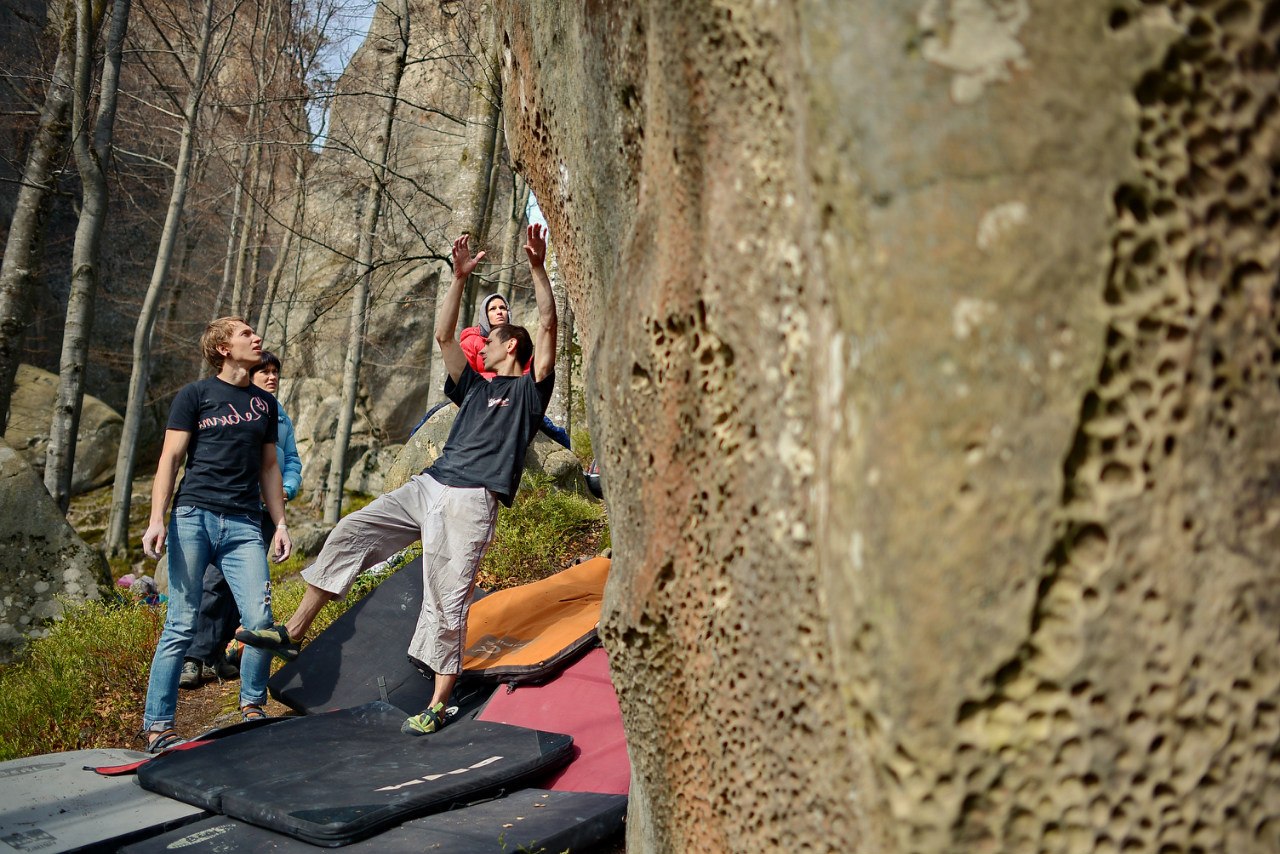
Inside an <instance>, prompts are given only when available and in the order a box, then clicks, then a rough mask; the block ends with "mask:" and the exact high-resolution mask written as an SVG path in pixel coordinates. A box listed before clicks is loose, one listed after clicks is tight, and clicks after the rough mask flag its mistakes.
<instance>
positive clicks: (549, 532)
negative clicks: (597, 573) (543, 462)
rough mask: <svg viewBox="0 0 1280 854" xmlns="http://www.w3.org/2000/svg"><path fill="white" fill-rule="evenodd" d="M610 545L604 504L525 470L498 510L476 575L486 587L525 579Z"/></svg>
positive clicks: (535, 578)
mask: <svg viewBox="0 0 1280 854" xmlns="http://www.w3.org/2000/svg"><path fill="white" fill-rule="evenodd" d="M609 545H610V540H609V526H608V521H607V520H606V518H605V510H604V505H603V504H600V503H599V502H596V501H591V500H588V499H586V498H582V497H580V496H577V495H573V494H572V493H568V492H563V491H561V490H559V489H556V488H555V487H553V486H552V485H551V483H550V481H549V480H547V479H546V478H539V477H532V476H529V475H526V476H525V478H524V483H523V484H522V486H521V488H520V492H519V493H518V494H517V495H516V500H515V502H514V503H513V504H512V506H511V507H503V508H501V509H499V511H498V528H497V531H496V532H495V534H494V538H493V543H492V544H490V546H489V551H488V552H487V553H486V554H485V557H484V562H483V563H481V564H480V571H481V579H480V580H481V583H482V584H483V585H484V586H486V587H510V586H512V585H515V584H524V583H526V582H528V581H535V580H537V579H539V578H545V577H546V576H548V575H550V574H552V573H554V572H557V571H559V570H560V569H562V568H563V567H564V566H565V565H566V564H567V563H569V561H571V560H573V558H575V557H577V556H578V555H583V554H586V555H592V554H596V553H597V552H600V551H602V550H604V549H606V548H609Z"/></svg>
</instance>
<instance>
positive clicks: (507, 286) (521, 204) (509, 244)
mask: <svg viewBox="0 0 1280 854" xmlns="http://www.w3.org/2000/svg"><path fill="white" fill-rule="evenodd" d="M514 179H515V180H513V181H512V182H511V209H510V210H509V211H507V222H506V228H505V229H504V230H503V233H502V270H501V272H500V273H499V281H500V283H501V284H500V286H499V288H498V290H499V291H500V292H501V293H502V296H503V297H505V298H506V300H507V304H508V305H510V304H511V295H512V291H513V290H514V289H515V280H516V270H517V269H518V268H519V265H520V262H521V259H523V257H524V252H523V249H524V239H525V233H524V226H525V210H526V209H527V208H528V207H529V185H528V184H526V183H525V180H524V178H521V177H520V175H518V174H517V175H515V176H514Z"/></svg>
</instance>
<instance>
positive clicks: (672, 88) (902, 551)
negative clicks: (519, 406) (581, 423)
mask: <svg viewBox="0 0 1280 854" xmlns="http://www.w3.org/2000/svg"><path fill="white" fill-rule="evenodd" d="M495 7H496V8H497V10H498V15H499V17H500V23H499V26H500V28H501V30H502V37H503V45H504V52H503V57H502V61H503V87H502V88H503V92H504V94H505V93H510V96H511V97H509V98H508V100H507V101H506V103H504V109H503V119H504V122H505V125H506V131H507V143H508V146H509V148H510V150H511V157H512V160H513V162H515V163H516V164H517V166H518V167H519V168H520V171H521V174H522V175H524V176H525V177H526V178H527V179H528V180H529V183H530V186H532V187H533V189H534V192H535V194H536V196H537V198H538V201H539V204H540V206H541V209H542V212H543V214H544V215H545V216H546V218H547V221H548V223H549V224H550V226H551V232H552V238H553V239H552V242H551V245H552V247H553V249H554V251H555V252H556V257H557V258H558V260H559V264H560V270H561V273H562V274H563V277H564V280H565V282H566V284H567V286H568V288H569V292H570V296H571V298H572V301H573V305H574V309H575V318H576V321H577V324H578V328H579V330H580V332H581V333H582V344H583V363H584V365H585V366H586V371H587V388H586V393H585V395H584V397H585V400H586V402H587V405H588V408H589V416H590V420H591V425H592V435H593V437H594V439H595V440H596V441H595V445H594V447H595V450H596V451H597V452H598V454H599V457H600V460H601V465H602V466H604V467H605V468H606V469H607V471H608V477H609V498H610V507H609V509H610V519H611V528H612V534H613V547H614V550H615V560H614V562H613V567H612V570H611V573H610V577H609V586H608V590H607V591H606V596H605V602H604V607H603V611H602V615H601V624H600V636H601V640H602V641H603V643H604V645H605V646H606V647H607V648H608V650H609V661H610V668H611V676H612V679H613V681H614V684H615V686H616V687H617V689H618V695H619V699H620V702H621V706H622V711H623V716H624V718H625V719H626V723H627V743H628V753H629V756H630V758H631V763H632V766H631V767H632V774H633V776H632V786H631V800H630V807H629V818H628V822H627V829H628V839H627V850H628V852H631V854H641V852H649V851H710V850H717V851H719V850H729V851H771V850H777V849H779V848H787V849H789V850H791V849H794V850H814V851H830V850H856V851H874V852H888V851H911V852H920V854H930V852H956V851H1008V852H1023V851H1046V852H1047V851H1118V850H1134V851H1139V850H1141V851H1162V850H1163V851H1190V850H1202V851H1230V852H1233V854H1235V852H1258V854H1261V853H1262V852H1274V851H1277V850H1280V820H1277V816H1278V815H1280V786H1277V785H1276V783H1275V781H1276V779H1277V767H1278V763H1277V758H1276V757H1277V755H1278V753H1280V716H1278V714H1277V702H1276V697H1277V695H1278V694H1280V655H1278V654H1277V644H1276V626H1277V614H1278V613H1280V607H1278V606H1277V603H1278V602H1280V592H1278V591H1280V586H1278V584H1277V580H1278V579H1280V548H1277V546H1280V511H1277V509H1276V508H1277V505H1276V497H1277V495H1278V494H1280V474H1278V473H1280V443H1277V442H1276V441H1275V434H1274V432H1273V431H1274V430H1275V425H1276V423H1277V421H1278V420H1280V383H1277V377H1278V376H1280V370H1278V367H1280V331H1278V327H1277V315H1278V314H1280V311H1278V310H1277V291H1276V281H1277V275H1278V271H1280V253H1278V252H1277V241H1276V223H1277V222H1278V221H1280V198H1278V197H1277V194H1276V175H1277V156H1276V151H1277V143H1276V140H1277V138H1278V137H1277V135H1278V134H1280V117H1278V116H1280V113H1278V111H1277V103H1278V101H1277V97H1276V94H1275V93H1276V91H1277V87H1278V86H1280V77H1278V74H1277V63H1276V61H1275V60H1276V34H1277V21H1278V19H1277V15H1276V8H1277V7H1276V4H1275V3H1267V2H1265V0H1234V2H1193V3H1186V2H1150V3H1148V2H1141V3H1133V2H1127V3H1116V2H1084V3H1061V2H1053V0H964V2H961V0H920V2H916V3H912V4H904V3H891V2H880V3H851V2H847V0H807V2H804V3H700V4H699V3H694V4H672V3H663V2H657V0H619V2H613V3H582V2H567V1H566V0H544V2H539V3H536V4H533V3H528V2H516V0H497V2H496V3H495Z"/></svg>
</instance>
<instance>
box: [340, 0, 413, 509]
mask: <svg viewBox="0 0 1280 854" xmlns="http://www.w3.org/2000/svg"><path fill="white" fill-rule="evenodd" d="M396 18H397V25H398V26H397V30H398V32H399V37H400V41H399V44H397V45H396V52H395V54H394V57H393V59H392V68H391V74H390V82H389V85H388V86H387V108H386V117H385V119H384V121H383V124H382V137H381V138H380V139H379V140H378V142H379V144H380V146H381V151H380V152H379V154H378V157H377V158H375V159H373V160H372V161H371V164H372V167H373V168H372V174H371V175H370V178H369V192H368V194H367V196H366V198H365V210H364V216H363V217H362V220H363V221H362V222H361V224H360V244H359V247H358V248H357V251H356V276H357V277H358V278H357V281H356V288H355V293H354V294H353V295H352V299H351V322H350V324H349V326H348V331H347V357H346V359H345V360H344V362H343V365H342V406H341V409H340V410H339V412H338V431H337V434H336V435H335V436H334V439H333V454H332V456H331V457H330V459H329V479H328V482H327V484H326V486H325V505H324V520H325V522H327V523H329V524H334V523H336V522H337V521H338V517H339V515H340V514H341V512H342V484H343V482H344V481H345V480H346V476H347V471H346V469H347V464H346V463H347V446H348V445H349V444H350V442H351V425H352V422H353V421H354V420H355V409H356V392H357V390H358V388H359V384H360V363H361V361H362V359H363V354H364V329H365V321H366V319H367V318H366V311H367V308H368V303H369V280H370V279H371V278H372V277H373V241H374V238H375V236H376V234H377V230H378V212H379V208H380V207H381V205H382V188H383V186H384V184H385V183H386V177H387V161H388V158H389V157H390V153H391V134H392V132H393V129H394V124H395V115H396V104H397V102H398V100H399V97H400V80H401V78H402V77H403V76H404V67H405V61H406V59H407V58H408V54H409V4H408V0H399V2H398V3H397V4H396Z"/></svg>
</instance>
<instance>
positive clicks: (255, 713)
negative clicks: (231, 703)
mask: <svg viewBox="0 0 1280 854" xmlns="http://www.w3.org/2000/svg"><path fill="white" fill-rule="evenodd" d="M240 719H241V720H244V721H264V720H266V719H267V713H266V712H264V711H263V710H262V706H259V705H258V704H257V703H249V704H248V705H246V706H241V707H240Z"/></svg>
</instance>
